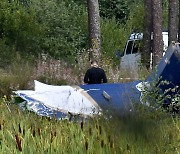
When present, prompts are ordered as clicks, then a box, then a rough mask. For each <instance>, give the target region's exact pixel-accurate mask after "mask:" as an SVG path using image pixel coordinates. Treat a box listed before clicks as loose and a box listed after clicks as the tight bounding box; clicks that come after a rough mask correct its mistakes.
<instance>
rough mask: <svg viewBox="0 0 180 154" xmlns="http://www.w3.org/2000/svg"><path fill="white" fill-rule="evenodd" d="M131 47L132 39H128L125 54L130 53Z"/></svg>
mask: <svg viewBox="0 0 180 154" xmlns="http://www.w3.org/2000/svg"><path fill="white" fill-rule="evenodd" d="M132 47H133V41H129V42H128V45H127V50H126V54H131V50H132Z"/></svg>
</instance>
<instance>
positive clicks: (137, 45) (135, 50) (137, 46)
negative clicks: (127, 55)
mask: <svg viewBox="0 0 180 154" xmlns="http://www.w3.org/2000/svg"><path fill="white" fill-rule="evenodd" d="M141 46H142V41H139V40H136V41H134V45H133V49H132V54H135V53H138V52H140V50H141Z"/></svg>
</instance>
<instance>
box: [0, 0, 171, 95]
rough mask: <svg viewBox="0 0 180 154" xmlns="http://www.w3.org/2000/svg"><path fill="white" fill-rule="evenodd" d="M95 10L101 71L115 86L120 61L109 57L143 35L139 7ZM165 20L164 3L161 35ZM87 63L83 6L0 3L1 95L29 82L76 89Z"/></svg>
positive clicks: (139, 2)
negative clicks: (136, 35)
mask: <svg viewBox="0 0 180 154" xmlns="http://www.w3.org/2000/svg"><path fill="white" fill-rule="evenodd" d="M99 9H100V17H101V18H100V22H101V24H100V25H101V52H102V56H103V64H104V65H106V66H108V68H106V66H104V67H105V69H106V71H107V74H108V78H109V82H118V81H119V78H121V77H122V76H123V73H122V72H121V71H120V70H119V69H118V68H119V64H120V59H119V58H117V57H116V54H115V52H116V51H117V50H120V52H123V48H124V46H125V43H126V41H127V39H128V37H129V35H130V33H132V32H143V30H144V1H143V0H136V1H135V0H113V1H112V0H111V1H110V0H99ZM167 20H168V1H167V0H163V29H167V26H168V21H167ZM49 56H50V57H51V58H50V59H49ZM47 59H48V62H47ZM52 59H53V60H52ZM87 63H89V61H88V13H87V4H86V1H84V2H82V1H81V0H40V1H36V0H10V1H7V0H1V2H0V68H1V69H0V71H1V78H0V79H1V83H0V84H1V93H2V94H6V93H8V92H10V91H11V90H12V89H13V90H14V89H18V88H30V87H29V86H28V85H27V83H28V81H29V80H32V79H38V80H40V81H44V82H46V83H50V82H51V84H52V83H54V84H79V83H82V81H83V80H82V77H83V74H84V71H85V69H86V68H87V67H88V64H87ZM32 66H33V67H34V68H33V67H32ZM109 66H112V67H113V69H112V68H109ZM114 66H116V67H114ZM47 67H48V69H47ZM72 67H73V69H71V68H72ZM58 69H59V70H58ZM34 70H35V72H34ZM32 72H33V73H32ZM75 72H76V73H75ZM74 73H75V76H73V74H74ZM118 73H120V74H121V76H119V74H118ZM124 74H125V73H124ZM144 74H147V73H144ZM3 75H4V76H3ZM7 76H8V77H7ZM32 76H33V77H32ZM30 78H31V79H30ZM57 80H59V81H57ZM10 83H11V84H10ZM15 83H18V85H15ZM2 87H3V88H2ZM7 89H9V90H7Z"/></svg>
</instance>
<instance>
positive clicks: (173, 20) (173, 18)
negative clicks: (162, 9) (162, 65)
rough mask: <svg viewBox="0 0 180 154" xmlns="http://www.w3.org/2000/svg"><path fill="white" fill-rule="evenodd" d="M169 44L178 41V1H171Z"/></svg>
mask: <svg viewBox="0 0 180 154" xmlns="http://www.w3.org/2000/svg"><path fill="white" fill-rule="evenodd" d="M168 20H169V22H168V44H170V43H171V42H172V41H175V42H176V41H177V32H178V31H177V0H169V15H168Z"/></svg>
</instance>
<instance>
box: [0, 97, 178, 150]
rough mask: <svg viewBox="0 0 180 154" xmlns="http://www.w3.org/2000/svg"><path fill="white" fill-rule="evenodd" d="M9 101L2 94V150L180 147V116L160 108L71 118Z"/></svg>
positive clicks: (0, 120) (0, 143) (154, 148)
mask: <svg viewBox="0 0 180 154" xmlns="http://www.w3.org/2000/svg"><path fill="white" fill-rule="evenodd" d="M7 103H8V101H7V100H6V98H1V100H0V113H1V118H0V153H21V151H22V153H28V154H31V153H32V154H33V153H75V154H76V153H99V154H101V153H118V154H119V153H122V154H126V153H132V154H136V153H137V154H141V153H142V154H147V153H150V154H151V153H152V154H154V153H158V154H159V153H163V154H164V153H168V154H171V153H172V154H174V153H175V154H176V153H177V154H178V153H179V151H180V119H179V117H178V116H177V117H175V118H172V117H171V116H170V115H168V114H167V113H163V112H160V111H150V110H149V109H147V108H145V107H140V108H138V111H137V112H136V113H134V114H133V115H131V114H129V115H125V116H113V118H110V119H108V120H107V119H106V118H103V117H97V118H94V119H89V120H86V121H83V122H76V121H74V122H70V121H68V120H63V121H59V120H56V119H49V118H47V117H40V116H37V115H35V114H34V113H31V112H22V111H21V110H19V108H18V107H17V106H16V105H7ZM107 116H108V115H107ZM107 116H106V117H107Z"/></svg>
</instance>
